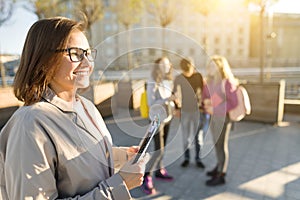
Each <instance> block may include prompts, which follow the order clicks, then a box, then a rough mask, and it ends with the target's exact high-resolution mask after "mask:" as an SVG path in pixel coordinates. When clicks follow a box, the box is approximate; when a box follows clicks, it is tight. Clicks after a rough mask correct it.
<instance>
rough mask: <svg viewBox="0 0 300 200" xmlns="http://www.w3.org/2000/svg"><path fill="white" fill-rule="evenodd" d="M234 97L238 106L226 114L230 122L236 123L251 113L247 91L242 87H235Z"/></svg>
mask: <svg viewBox="0 0 300 200" xmlns="http://www.w3.org/2000/svg"><path fill="white" fill-rule="evenodd" d="M236 95H237V100H238V105H237V106H236V107H235V108H234V109H232V110H230V111H229V112H228V114H229V118H230V119H231V120H232V121H236V122H237V121H240V120H242V119H243V118H244V117H245V116H246V115H249V114H250V113H251V104H250V99H249V95H248V93H247V90H246V89H245V88H244V87H243V86H241V85H239V86H237V89H236Z"/></svg>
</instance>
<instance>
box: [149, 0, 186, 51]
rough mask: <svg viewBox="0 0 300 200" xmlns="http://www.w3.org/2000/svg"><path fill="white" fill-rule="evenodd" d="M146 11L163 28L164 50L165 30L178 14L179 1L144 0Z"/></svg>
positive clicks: (163, 47)
mask: <svg viewBox="0 0 300 200" xmlns="http://www.w3.org/2000/svg"><path fill="white" fill-rule="evenodd" d="M145 2H146V6H147V11H148V13H149V14H150V15H152V16H153V17H154V19H155V20H156V21H157V22H158V23H159V25H160V26H161V27H162V28H163V32H162V49H163V50H164V49H165V28H166V27H167V26H168V25H169V24H171V23H172V22H173V21H174V20H175V18H176V16H177V15H178V13H179V10H180V5H181V3H182V1H181V0H146V1H145Z"/></svg>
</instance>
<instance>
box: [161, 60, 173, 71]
mask: <svg viewBox="0 0 300 200" xmlns="http://www.w3.org/2000/svg"><path fill="white" fill-rule="evenodd" d="M159 67H160V70H161V71H162V72H163V73H165V74H167V73H169V71H170V69H171V63H170V60H169V59H168V58H163V59H162V60H161V61H160V62H159Z"/></svg>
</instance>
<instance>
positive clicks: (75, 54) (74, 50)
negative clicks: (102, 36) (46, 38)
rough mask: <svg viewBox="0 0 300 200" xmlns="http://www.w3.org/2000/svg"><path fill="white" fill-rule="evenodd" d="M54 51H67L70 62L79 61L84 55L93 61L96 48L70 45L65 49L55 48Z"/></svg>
mask: <svg viewBox="0 0 300 200" xmlns="http://www.w3.org/2000/svg"><path fill="white" fill-rule="evenodd" d="M55 52H68V55H69V57H70V60H71V61H72V62H80V61H82V60H83V58H84V56H85V57H86V58H87V59H88V60H89V61H90V62H93V61H94V60H95V59H96V55H97V50H96V49H86V50H84V49H82V48H78V47H70V48H67V49H56V50H55Z"/></svg>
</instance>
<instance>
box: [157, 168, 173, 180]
mask: <svg viewBox="0 0 300 200" xmlns="http://www.w3.org/2000/svg"><path fill="white" fill-rule="evenodd" d="M155 178H157V179H160V180H163V181H173V179H174V178H173V177H172V176H170V175H169V174H168V172H167V170H166V169H165V168H161V169H160V170H158V171H156V173H155Z"/></svg>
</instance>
